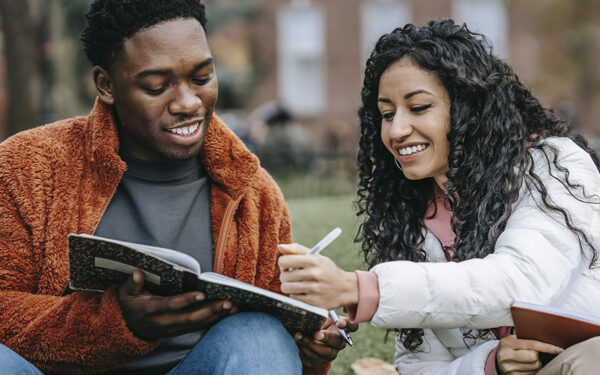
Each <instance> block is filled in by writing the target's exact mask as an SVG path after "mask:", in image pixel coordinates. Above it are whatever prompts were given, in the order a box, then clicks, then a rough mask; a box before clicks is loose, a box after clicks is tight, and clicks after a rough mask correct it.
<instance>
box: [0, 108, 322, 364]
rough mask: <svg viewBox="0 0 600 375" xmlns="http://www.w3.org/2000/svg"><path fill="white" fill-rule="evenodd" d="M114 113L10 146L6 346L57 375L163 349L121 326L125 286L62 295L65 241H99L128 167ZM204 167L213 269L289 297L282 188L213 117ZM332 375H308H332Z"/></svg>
mask: <svg viewBox="0 0 600 375" xmlns="http://www.w3.org/2000/svg"><path fill="white" fill-rule="evenodd" d="M118 148H119V139H118V134H117V131H116V126H115V122H114V117H113V112H112V108H111V107H109V106H106V105H104V104H103V103H102V102H100V101H99V100H97V101H96V104H95V106H94V108H93V110H92V112H91V113H90V115H89V116H86V117H77V118H73V119H67V120H63V121H59V122H56V123H53V124H49V125H45V126H41V127H38V128H35V129H31V130H28V131H24V132H21V133H19V134H17V135H15V136H13V137H11V138H9V139H7V140H6V141H4V142H3V143H2V144H0V342H2V343H3V344H4V345H6V346H8V347H10V348H11V349H13V350H15V351H16V352H17V353H19V354H20V355H22V356H23V357H25V358H26V359H27V360H28V361H30V362H31V363H33V364H34V365H35V366H36V367H38V368H39V369H40V370H41V371H43V372H44V373H47V374H93V373H98V372H102V371H106V370H108V369H111V368H116V367H120V366H122V365H123V364H125V363H126V362H128V361H130V360H132V359H133V358H135V357H137V356H141V355H144V354H146V353H148V352H149V351H151V350H152V349H154V348H155V346H156V342H155V341H146V340H142V339H139V338H137V337H135V336H134V335H133V333H132V332H131V331H129V329H128V328H127V325H126V324H125V321H124V320H123V317H122V314H121V310H120V307H119V303H118V300H117V294H116V291H117V288H116V286H113V287H111V288H109V289H108V290H106V291H105V292H104V293H97V292H78V293H73V294H70V295H68V296H63V293H64V291H65V289H66V288H67V285H68V282H69V264H68V254H67V235H68V234H69V233H94V231H95V230H96V227H97V225H98V223H99V222H100V219H101V218H102V215H103V213H104V211H105V209H106V207H107V206H108V204H109V203H110V199H111V198H112V196H113V194H114V193H115V190H116V188H117V185H118V184H119V182H120V180H121V178H122V176H123V172H124V171H125V169H126V164H125V163H124V162H123V161H122V160H121V159H120V158H119V156H118V155H117V152H118ZM200 158H201V160H202V163H203V164H204V166H205V168H206V170H207V172H208V174H209V175H210V178H211V219H212V232H213V239H214V240H215V264H214V270H215V271H217V272H220V273H222V274H225V275H227V276H230V277H235V278H237V279H239V280H242V281H245V282H248V283H252V284H255V285H257V286H260V287H263V288H267V289H270V290H273V291H277V292H279V291H280V289H279V288H280V282H279V268H278V266H277V258H278V253H277V248H276V245H277V244H278V243H287V242H290V241H291V229H290V221H289V214H288V209H287V206H286V204H285V202H284V201H283V196H282V194H281V191H280V190H279V188H278V187H277V185H276V184H275V182H274V181H273V180H272V179H271V177H270V176H269V175H268V173H267V172H266V171H265V170H264V169H263V168H261V167H260V164H259V162H258V159H257V158H256V157H255V156H254V155H253V154H252V153H250V151H248V150H247V149H246V147H245V146H244V144H243V143H242V142H241V141H240V140H239V139H238V138H237V137H236V136H235V135H234V134H233V133H232V132H231V131H230V130H229V129H228V128H227V126H226V125H225V124H223V123H222V122H221V120H220V119H219V118H218V117H216V116H213V120H212V122H211V124H210V126H209V128H208V131H207V134H206V138H205V141H204V145H203V148H202V151H201V155H200ZM327 367H328V366H323V367H321V368H319V369H305V373H313V374H317V373H326V371H327Z"/></svg>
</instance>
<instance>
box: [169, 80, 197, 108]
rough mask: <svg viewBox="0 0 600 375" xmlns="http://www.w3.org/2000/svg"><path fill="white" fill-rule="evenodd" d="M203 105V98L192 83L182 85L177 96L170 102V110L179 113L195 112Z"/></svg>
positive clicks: (177, 91)
mask: <svg viewBox="0 0 600 375" xmlns="http://www.w3.org/2000/svg"><path fill="white" fill-rule="evenodd" d="M201 107H202V99H200V96H199V94H198V93H197V92H196V91H195V90H194V89H193V88H192V87H190V85H186V84H184V85H180V86H179V87H178V88H177V90H176V93H175V97H174V98H173V100H172V101H171V103H169V112H171V114H173V115H177V114H194V113H196V112H198V110H199V109H200V108H201Z"/></svg>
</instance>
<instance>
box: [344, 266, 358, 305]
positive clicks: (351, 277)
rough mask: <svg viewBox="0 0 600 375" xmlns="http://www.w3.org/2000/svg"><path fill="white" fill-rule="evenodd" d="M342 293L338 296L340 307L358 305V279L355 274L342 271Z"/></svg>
mask: <svg viewBox="0 0 600 375" xmlns="http://www.w3.org/2000/svg"><path fill="white" fill-rule="evenodd" d="M342 280H343V283H342V284H341V285H344V290H343V293H341V294H340V305H341V306H348V305H354V304H357V303H358V277H357V276H356V273H355V272H346V271H344V277H343V279H342Z"/></svg>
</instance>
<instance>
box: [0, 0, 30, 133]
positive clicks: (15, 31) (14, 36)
mask: <svg viewBox="0 0 600 375" xmlns="http://www.w3.org/2000/svg"><path fill="white" fill-rule="evenodd" d="M38 5H39V2H38V1H36V0H19V1H15V0H0V17H2V31H3V35H4V50H5V51H4V53H5V56H6V73H7V74H6V76H7V86H8V87H7V89H8V90H7V91H8V95H7V96H8V101H9V103H8V104H9V106H8V116H7V122H6V124H7V126H6V133H7V135H11V134H14V133H16V132H18V131H21V130H24V129H28V128H30V127H32V126H33V125H34V124H35V123H36V122H37V120H38V110H39V100H38V99H39V95H38V94H37V92H38V87H36V85H37V83H38V67H39V54H38V53H37V45H38V43H37V38H38V35H39V34H38V28H37V20H36V19H37V16H36V14H35V11H36V10H37V9H38V7H37V6H38Z"/></svg>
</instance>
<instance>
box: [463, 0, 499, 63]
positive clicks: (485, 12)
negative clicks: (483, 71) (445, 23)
mask: <svg viewBox="0 0 600 375" xmlns="http://www.w3.org/2000/svg"><path fill="white" fill-rule="evenodd" d="M454 20H455V21H456V22H457V23H463V22H464V23H466V24H467V27H468V28H469V30H471V31H475V32H478V33H481V34H483V35H485V36H486V38H487V40H488V41H489V42H490V43H491V44H492V47H493V52H494V54H495V55H496V56H498V57H501V58H508V49H507V38H508V35H507V30H508V27H507V16H506V8H505V7H504V5H503V2H502V0H454Z"/></svg>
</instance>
